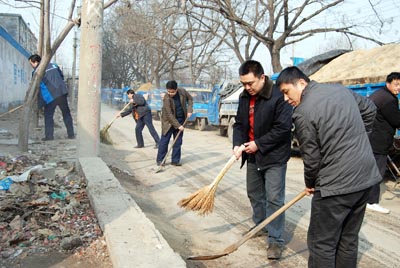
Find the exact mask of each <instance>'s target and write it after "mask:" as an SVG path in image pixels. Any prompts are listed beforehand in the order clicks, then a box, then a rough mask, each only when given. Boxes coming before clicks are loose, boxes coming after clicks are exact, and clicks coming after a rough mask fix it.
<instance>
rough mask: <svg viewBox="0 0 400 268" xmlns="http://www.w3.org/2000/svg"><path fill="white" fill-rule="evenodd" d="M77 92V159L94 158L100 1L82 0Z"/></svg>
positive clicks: (97, 135) (96, 152)
mask: <svg viewBox="0 0 400 268" xmlns="http://www.w3.org/2000/svg"><path fill="white" fill-rule="evenodd" d="M82 2H83V7H82V15H81V18H82V23H81V28H82V32H81V39H80V49H81V51H80V60H79V91H78V116H77V117H78V120H77V121H78V122H77V134H78V137H77V146H78V157H97V156H99V147H100V87H101V56H102V52H101V51H102V36H103V6H104V3H103V0H83V1H82Z"/></svg>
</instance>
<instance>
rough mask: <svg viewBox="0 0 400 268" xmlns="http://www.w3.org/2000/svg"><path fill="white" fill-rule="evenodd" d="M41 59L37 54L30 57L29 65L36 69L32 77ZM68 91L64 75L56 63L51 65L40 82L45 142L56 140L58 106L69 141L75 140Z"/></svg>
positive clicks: (40, 102) (39, 101)
mask: <svg viewBox="0 0 400 268" xmlns="http://www.w3.org/2000/svg"><path fill="white" fill-rule="evenodd" d="M41 59H42V58H41V57H40V56H39V55H37V54H34V55H31V56H30V57H29V63H30V64H31V66H32V68H33V69H34V70H33V72H32V76H33V75H34V74H35V73H36V70H37V68H38V66H39V64H40V61H41ZM67 96H68V89H67V86H66V84H65V82H64V75H63V73H62V72H61V70H60V68H59V67H58V65H57V64H55V63H49V64H48V65H47V67H46V71H45V74H44V76H43V79H42V81H41V82H40V91H39V96H38V103H39V109H40V108H41V107H43V106H44V127H45V137H44V138H43V139H42V140H43V141H49V140H54V118H53V117H54V112H55V110H56V108H57V106H58V107H59V108H60V110H61V112H62V116H63V120H64V124H65V127H66V128H67V134H68V139H74V138H75V134H74V126H73V121H72V116H71V111H70V109H69V106H68V99H67Z"/></svg>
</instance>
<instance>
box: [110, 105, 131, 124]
mask: <svg viewBox="0 0 400 268" xmlns="http://www.w3.org/2000/svg"><path fill="white" fill-rule="evenodd" d="M129 104H131V103H130V102H128V103H127V104H126V105H125V106H124V108H122V110H121V111H119V113H122V112H123V111H124V110H125V109H126V108H127V107H128V105H129ZM117 118H118V116H116V117H114V119H113V120H111V122H110V123H108V125H109V126H111V124H112V123H114V121H115V119H117Z"/></svg>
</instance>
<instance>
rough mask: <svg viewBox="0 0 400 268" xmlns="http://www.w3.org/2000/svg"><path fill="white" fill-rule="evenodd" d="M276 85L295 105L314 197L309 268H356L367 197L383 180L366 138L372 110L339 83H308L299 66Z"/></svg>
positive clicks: (368, 102) (298, 134)
mask: <svg viewBox="0 0 400 268" xmlns="http://www.w3.org/2000/svg"><path fill="white" fill-rule="evenodd" d="M276 85H277V86H278V87H279V88H280V90H281V92H282V93H283V94H284V96H285V100H286V101H287V102H288V103H289V104H291V105H292V106H293V107H294V111H293V122H294V124H295V135H296V137H297V139H298V141H299V145H300V152H301V156H302V159H303V163H304V179H305V185H306V188H305V191H306V193H307V194H308V195H310V194H313V198H312V201H311V217H310V225H309V228H308V237H307V244H308V250H309V259H308V267H310V268H314V267H315V268H320V267H324V268H333V267H336V268H355V267H356V266H357V254H358V233H359V231H360V228H361V224H362V221H363V219H364V214H365V207H366V203H367V199H368V195H369V192H370V190H371V187H372V186H373V185H375V184H376V183H377V182H379V181H380V180H381V176H380V174H379V170H378V168H377V166H376V162H375V159H374V155H373V153H372V149H371V145H370V143H369V140H368V133H370V131H371V130H372V125H373V122H374V118H375V114H376V107H375V105H374V103H373V102H372V101H371V100H369V99H368V98H366V97H362V96H361V95H359V94H357V93H355V92H353V91H352V90H349V89H347V88H346V87H344V86H342V85H339V84H319V83H317V82H315V81H310V79H309V78H308V77H307V76H306V75H305V74H304V73H303V72H302V71H301V70H300V69H298V68H297V67H288V68H286V69H284V70H283V71H282V72H281V73H280V75H279V77H278V79H277V81H276Z"/></svg>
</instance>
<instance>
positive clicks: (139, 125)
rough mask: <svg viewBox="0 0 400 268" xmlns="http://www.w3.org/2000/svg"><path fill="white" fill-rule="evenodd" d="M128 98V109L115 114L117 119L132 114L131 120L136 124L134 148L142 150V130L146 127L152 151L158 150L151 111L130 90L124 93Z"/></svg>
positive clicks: (157, 138)
mask: <svg viewBox="0 0 400 268" xmlns="http://www.w3.org/2000/svg"><path fill="white" fill-rule="evenodd" d="M126 95H127V96H128V99H129V102H130V103H131V104H130V107H129V108H128V109H127V110H126V111H122V112H121V113H119V114H117V117H120V116H121V117H125V116H127V115H129V114H132V116H133V119H134V120H135V122H136V127H135V134H136V143H137V144H136V146H135V148H143V147H144V140H143V134H142V132H143V128H144V126H147V128H148V130H149V132H150V135H151V136H152V137H153V139H154V142H155V143H156V144H155V145H154V149H157V148H158V144H159V142H160V137H159V136H158V133H157V131H156V129H155V128H154V126H153V118H152V116H151V109H150V107H149V105H147V102H146V100H145V99H144V97H143V96H142V95H140V94H135V91H134V90H132V89H128V91H127V92H126Z"/></svg>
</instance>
